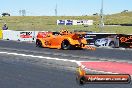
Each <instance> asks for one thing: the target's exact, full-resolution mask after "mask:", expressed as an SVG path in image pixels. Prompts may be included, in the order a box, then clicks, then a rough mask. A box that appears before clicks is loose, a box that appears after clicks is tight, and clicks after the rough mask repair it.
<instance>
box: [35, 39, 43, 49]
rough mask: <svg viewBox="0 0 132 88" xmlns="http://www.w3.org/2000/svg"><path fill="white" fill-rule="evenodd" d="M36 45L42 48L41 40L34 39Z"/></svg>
mask: <svg viewBox="0 0 132 88" xmlns="http://www.w3.org/2000/svg"><path fill="white" fill-rule="evenodd" d="M36 47H41V48H42V42H41V41H40V40H36Z"/></svg>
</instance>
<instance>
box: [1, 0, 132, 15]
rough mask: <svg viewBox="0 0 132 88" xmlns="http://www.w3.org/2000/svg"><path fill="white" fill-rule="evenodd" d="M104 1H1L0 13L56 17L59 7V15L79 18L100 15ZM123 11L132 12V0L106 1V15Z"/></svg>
mask: <svg viewBox="0 0 132 88" xmlns="http://www.w3.org/2000/svg"><path fill="white" fill-rule="evenodd" d="M101 1H102V0H0V3H1V4H0V13H3V12H8V13H10V14H11V15H14V16H15V15H19V10H22V9H25V10H26V14H27V15H28V16H30V15H31V16H35V15H36V16H43V15H47V16H48V15H50V16H53V15H55V7H56V4H57V5H58V15H65V16H69V15H70V16H72V15H74V16H77V15H92V14H93V13H99V12H100V9H101ZM123 10H129V11H132V0H104V13H105V14H112V13H119V12H121V11H123Z"/></svg>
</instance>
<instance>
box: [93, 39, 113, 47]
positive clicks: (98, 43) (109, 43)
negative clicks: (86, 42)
mask: <svg viewBox="0 0 132 88" xmlns="http://www.w3.org/2000/svg"><path fill="white" fill-rule="evenodd" d="M95 46H97V47H99V46H107V47H108V46H110V47H115V41H114V40H113V38H101V39H97V40H96V41H95Z"/></svg>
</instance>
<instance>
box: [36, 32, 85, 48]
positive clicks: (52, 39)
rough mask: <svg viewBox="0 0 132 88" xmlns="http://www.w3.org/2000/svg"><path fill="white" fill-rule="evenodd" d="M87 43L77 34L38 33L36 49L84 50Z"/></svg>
mask: <svg viewBox="0 0 132 88" xmlns="http://www.w3.org/2000/svg"><path fill="white" fill-rule="evenodd" d="M86 44H87V41H86V39H84V38H83V37H82V36H81V35H79V34H77V33H71V32H69V31H67V30H62V31H61V32H39V33H38V35H37V39H36V46H37V47H48V48H57V49H63V50H68V49H73V48H86V46H85V45H86Z"/></svg>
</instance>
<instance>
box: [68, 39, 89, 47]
mask: <svg viewBox="0 0 132 88" xmlns="http://www.w3.org/2000/svg"><path fill="white" fill-rule="evenodd" d="M67 40H68V41H69V42H70V44H71V45H81V44H87V42H86V40H85V39H81V40H73V39H71V38H68V39H67Z"/></svg>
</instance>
